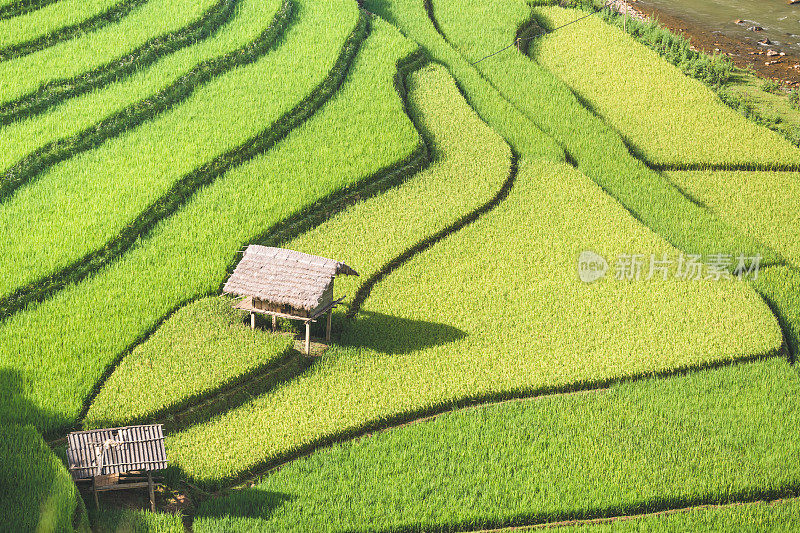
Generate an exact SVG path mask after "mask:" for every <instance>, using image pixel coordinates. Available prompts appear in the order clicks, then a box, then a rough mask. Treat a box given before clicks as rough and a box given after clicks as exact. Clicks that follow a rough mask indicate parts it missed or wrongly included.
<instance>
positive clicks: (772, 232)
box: [666, 171, 800, 268]
mask: <svg viewBox="0 0 800 533" xmlns="http://www.w3.org/2000/svg"><path fill="white" fill-rule="evenodd" d="M666 176H667V177H669V179H671V180H672V181H673V182H674V183H675V184H676V185H677V186H678V187H680V188H681V189H682V190H683V191H684V192H685V193H686V194H687V195H688V196H690V197H691V198H693V199H694V200H695V201H697V202H699V203H702V204H703V205H706V206H708V207H709V209H711V210H712V211H713V212H714V213H715V214H716V215H717V216H718V217H720V218H721V219H722V220H724V221H725V222H727V223H728V224H730V225H731V226H733V227H735V228H737V229H738V230H739V231H741V232H742V233H743V234H745V235H748V236H749V237H751V238H753V239H755V240H759V241H761V242H763V243H765V244H767V245H768V246H770V247H771V248H772V249H774V250H776V251H778V252H779V253H780V254H781V255H782V256H783V257H784V258H786V259H787V260H788V261H790V262H791V263H792V264H793V265H794V266H795V267H797V268H800V205H798V201H797V199H798V198H800V173H798V172H724V171H702V172H667V173H666Z"/></svg>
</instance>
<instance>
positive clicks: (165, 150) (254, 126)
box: [0, 2, 358, 296]
mask: <svg viewBox="0 0 800 533" xmlns="http://www.w3.org/2000/svg"><path fill="white" fill-rule="evenodd" d="M296 5H297V7H296V9H297V14H296V15H295V16H297V17H298V22H297V24H294V25H292V26H290V27H289V28H288V29H287V32H286V35H285V38H284V39H285V40H284V45H283V46H280V47H279V48H277V49H276V50H274V51H272V52H271V53H269V54H267V55H265V56H264V57H262V58H260V59H258V60H257V61H255V62H253V63H251V64H249V65H246V66H243V67H241V68H237V69H233V70H231V71H229V72H228V73H226V74H224V75H222V76H220V77H218V78H216V79H214V80H212V81H210V82H208V83H207V84H205V85H204V86H203V87H201V88H199V89H197V90H195V91H194V92H193V93H192V94H191V96H190V97H189V98H187V99H186V100H185V101H184V102H182V103H181V104H180V105H178V106H176V107H174V108H172V109H170V110H169V111H168V112H165V113H162V114H161V115H159V116H158V117H156V118H155V119H153V120H151V121H147V122H145V123H144V124H142V125H141V126H140V127H138V128H134V129H132V130H130V131H127V132H125V133H124V134H122V135H120V136H118V137H115V138H113V139H111V140H109V141H108V142H106V143H104V144H103V145H101V146H100V147H98V148H97V149H95V150H90V151H88V152H84V153H81V154H80V155H78V156H77V157H73V158H71V159H69V160H67V161H64V162H63V163H60V164H58V165H56V166H55V167H53V168H52V169H50V170H48V171H47V172H45V173H44V174H43V175H42V176H40V177H39V179H37V180H36V181H35V182H32V183H30V184H29V185H28V186H25V187H22V188H20V189H18V190H17V192H16V194H15V195H14V196H13V197H11V198H10V199H9V200H8V201H7V202H5V203H3V204H1V205H0V224H2V225H3V227H4V228H6V229H7V236H8V239H7V240H4V241H3V243H2V244H0V270H2V272H3V273H4V277H3V281H2V282H0V295H3V296H6V295H9V294H11V293H14V292H15V291H17V290H19V289H21V288H24V287H25V286H26V285H28V284H31V283H34V282H36V281H38V280H40V279H42V278H45V277H46V276H48V275H51V274H53V273H54V272H56V271H58V270H60V269H62V268H65V267H70V266H72V265H73V264H75V263H76V262H78V263H79V265H82V264H84V263H88V264H89V267H90V268H97V266H96V265H94V264H93V263H98V262H101V261H98V260H97V258H96V257H94V256H93V255H91V254H93V253H96V252H97V251H98V250H99V251H100V253H101V254H102V253H103V252H104V251H105V250H107V249H112V250H113V251H114V252H115V253H116V254H119V250H116V249H115V247H116V245H117V242H116V241H118V240H120V234H121V233H123V232H124V233H123V237H125V238H124V239H122V240H124V241H125V242H124V243H123V245H127V246H130V244H132V242H133V241H135V239H136V238H137V237H138V236H139V235H140V234H141V233H143V232H145V231H147V230H148V229H149V228H150V227H151V226H152V225H153V224H154V223H155V222H156V221H157V220H159V218H163V217H164V216H167V215H169V214H170V212H171V210H172V211H174V207H175V206H174V205H173V204H174V203H175V201H176V200H177V201H178V202H180V201H185V200H186V199H187V198H188V197H189V196H191V194H192V193H193V192H194V190H195V189H196V188H197V187H198V186H199V185H200V184H205V183H207V182H209V181H213V179H214V178H215V177H216V175H218V174H219V172H220V169H223V170H224V169H225V168H226V166H227V168H230V166H232V165H236V164H241V163H242V162H243V160H244V161H246V160H247V159H249V158H250V157H252V156H253V154H250V153H248V149H249V147H251V146H252V145H254V144H255V142H254V139H256V138H257V137H258V136H265V135H266V134H268V133H269V132H270V131H271V130H278V129H279V128H278V126H280V125H281V123H282V122H288V120H287V115H288V114H289V113H290V112H291V111H292V109H293V108H301V107H302V108H304V107H309V105H308V103H304V99H306V98H308V96H309V95H310V94H312V92H313V91H314V90H315V88H316V87H318V86H319V85H320V84H321V83H322V82H323V81H324V80H325V79H326V78H327V77H328V76H329V74H330V73H331V71H332V69H333V68H334V65H336V62H337V58H338V57H339V54H340V52H341V47H342V43H343V42H345V40H346V39H347V36H348V33H349V32H350V31H352V30H353V28H354V26H355V25H356V24H357V20H358V10H357V9H356V6H348V7H342V6H341V5H340V6H337V7H338V9H339V10H340V12H341V16H342V18H341V19H340V20H335V21H334V20H332V17H331V16H330V10H329V9H326V8H324V7H322V6H320V5H318V4H315V3H313V2H311V3H308V2H306V3H301V2H297V4H296ZM240 154H244V155H243V156H241V157H240ZM123 176H124V179H121V177H123ZM4 245H5V246H4ZM122 247H123V248H124V246H122ZM87 256H88V257H87ZM84 258H85V259H84ZM48 282H49V281H48V280H46V281H45V283H44V284H45V285H46V284H47V283H48Z"/></svg>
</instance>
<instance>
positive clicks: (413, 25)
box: [364, 0, 564, 161]
mask: <svg viewBox="0 0 800 533" xmlns="http://www.w3.org/2000/svg"><path fill="white" fill-rule="evenodd" d="M425 6H426V0H394V1H391V2H388V1H384V0H366V1H365V2H364V7H366V8H367V9H369V10H370V11H372V12H373V13H376V14H378V15H380V16H381V17H383V18H385V19H386V20H388V21H389V22H391V23H392V24H394V25H396V26H397V27H399V28H400V29H401V30H402V31H403V32H405V33H406V35H408V36H409V37H410V38H412V39H414V40H415V41H417V42H418V43H420V45H421V46H422V47H423V49H424V50H425V52H426V53H427V54H428V56H430V57H431V58H432V59H435V60H437V61H440V62H441V63H443V64H445V65H447V68H448V70H449V71H450V73H451V75H452V76H453V77H454V78H455V79H456V80H457V82H458V84H459V87H460V88H461V90H462V91H464V93H465V96H466V99H467V101H468V102H469V104H470V105H471V106H472V107H473V108H474V109H475V111H476V112H477V113H478V115H480V117H481V118H482V119H483V120H485V121H486V122H487V123H488V124H489V125H490V126H491V127H492V128H494V129H495V131H497V132H498V133H499V134H500V135H501V136H502V137H503V138H504V139H506V141H507V142H508V143H509V145H511V147H512V149H513V150H514V151H515V152H517V153H518V154H519V155H520V156H522V157H525V158H527V159H530V160H535V159H540V158H543V159H549V160H553V161H563V160H564V150H563V149H562V148H561V147H560V146H558V144H556V143H555V142H554V141H553V139H552V138H550V137H549V136H547V135H545V134H544V133H542V131H541V130H540V129H539V128H538V127H537V126H536V124H534V123H533V122H532V121H531V120H530V119H529V118H527V117H526V116H525V115H524V114H523V113H522V112H520V111H519V109H517V108H515V107H514V105H513V104H512V103H511V102H509V101H507V100H506V99H504V98H503V97H502V95H501V94H500V93H498V91H497V90H496V89H495V88H494V87H492V84H491V83H489V82H488V81H487V80H486V79H484V78H483V77H481V75H480V73H479V72H478V71H477V70H476V69H475V68H474V67H473V66H471V65H470V64H469V63H468V62H467V61H465V60H464V58H463V57H461V56H460V55H459V53H458V52H457V51H456V50H455V49H453V47H452V46H450V44H448V43H447V42H446V41H445V40H444V39H443V38H442V36H441V35H439V33H438V32H437V31H436V28H435V27H434V25H433V23H432V22H431V20H430V19H429V18H428V16H427V13H426V7H425Z"/></svg>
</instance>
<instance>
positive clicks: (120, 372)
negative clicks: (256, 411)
mask: <svg viewBox="0 0 800 533" xmlns="http://www.w3.org/2000/svg"><path fill="white" fill-rule="evenodd" d="M231 304H232V302H231V300H230V299H228V298H223V297H211V298H204V299H201V300H198V301H196V302H193V303H191V304H189V305H188V306H186V307H183V308H182V309H180V310H179V311H178V312H176V313H175V314H174V315H172V316H171V317H170V318H169V319H168V320H167V321H166V322H164V324H162V325H161V327H160V328H159V329H158V330H157V331H156V332H155V333H154V334H153V335H152V336H151V337H150V338H149V339H147V341H146V342H144V343H142V344H140V345H139V346H137V347H136V348H135V349H134V350H133V352H132V353H130V354H129V355H127V356H126V357H125V359H124V360H123V361H122V363H121V364H120V365H119V366H118V367H117V368H116V370H115V371H114V373H113V374H112V375H111V377H110V378H109V379H108V381H106V382H105V384H104V385H103V388H102V389H101V391H100V394H98V396H97V398H95V400H94V401H93V402H92V406H91V409H89V412H88V413H87V415H86V418H85V420H84V424H85V425H86V426H87V427H113V426H122V425H130V424H134V423H139V422H141V421H144V420H154V419H156V418H157V417H158V415H159V414H160V413H164V412H169V411H175V410H176V409H177V408H178V407H180V406H188V405H190V404H192V403H194V402H196V400H197V399H199V398H201V397H203V396H205V395H208V394H209V393H212V392H214V391H217V390H220V389H223V388H226V387H230V386H231V385H233V384H235V383H236V382H237V381H241V380H242V379H245V378H246V377H247V376H250V375H253V374H255V373H257V372H259V371H263V370H264V369H265V368H267V367H269V366H270V365H271V364H273V363H275V362H276V361H277V360H278V359H279V358H280V357H281V356H282V355H285V354H286V353H287V351H288V350H289V349H291V348H292V345H293V343H294V340H293V338H292V337H291V336H287V335H276V334H272V333H267V332H264V331H260V330H251V329H250V326H249V324H245V321H244V319H245V316H246V314H245V313H244V312H242V311H237V310H235V309H233V307H232V305H231Z"/></svg>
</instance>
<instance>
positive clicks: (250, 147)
mask: <svg viewBox="0 0 800 533" xmlns="http://www.w3.org/2000/svg"><path fill="white" fill-rule="evenodd" d="M368 30H369V23H368V16H367V15H366V13H365V12H364V11H361V12H360V13H359V18H358V21H357V22H356V25H355V27H354V29H353V31H352V32H351V33H350V34H349V35H348V37H347V39H346V41H345V42H344V43H343V45H342V49H341V51H340V53H339V55H338V58H337V59H336V62H335V64H334V66H333V68H332V69H331V70H330V72H329V73H328V75H327V77H326V78H325V80H324V81H323V82H322V83H321V84H320V85H318V86H317V87H316V88H314V90H313V91H312V92H311V93H310V94H309V95H307V96H306V97H305V98H304V100H303V101H301V102H300V103H298V104H297V105H296V106H295V107H294V108H293V109H292V110H290V111H289V112H287V113H286V114H284V115H283V116H282V117H281V118H280V119H279V120H278V121H276V123H275V124H273V126H272V127H271V128H269V129H267V130H265V131H262V132H261V133H260V134H259V135H257V136H256V137H254V138H252V139H251V140H250V141H248V142H247V143H245V144H243V145H242V146H240V147H238V148H237V149H236V150H233V151H230V152H228V153H226V154H224V155H223V156H222V157H220V158H217V159H216V160H214V161H211V162H209V163H206V164H205V165H203V166H202V167H201V168H199V169H196V170H195V171H193V172H192V173H190V174H189V175H187V176H185V177H184V179H183V180H182V181H181V182H180V183H178V184H176V185H175V186H174V187H173V188H172V190H171V191H169V192H168V193H166V194H165V195H163V196H162V197H161V198H160V199H159V201H158V202H156V203H155V204H153V206H151V208H150V209H148V210H147V211H146V212H145V213H143V214H142V215H141V216H140V217H139V218H138V219H137V222H136V224H134V225H132V226H130V227H128V228H126V231H125V232H123V234H122V235H120V236H118V238H117V239H116V240H115V241H114V242H113V243H110V244H109V247H108V248H104V249H102V250H99V251H98V252H96V253H93V254H91V256H90V257H89V258H88V259H89V260H88V261H87V262H84V263H81V264H77V265H74V267H73V269H72V270H70V271H69V275H70V278H69V279H64V278H62V279H60V280H57V281H55V280H54V281H53V283H52V284H51V285H49V286H48V287H41V288H40V289H41V290H40V291H38V292H37V293H36V294H37V295H38V296H40V297H43V298H44V297H48V296H50V295H53V294H55V293H56V292H58V290H60V289H63V288H64V287H66V286H67V285H70V284H72V283H75V282H77V281H80V280H82V279H84V278H85V277H87V276H89V275H90V274H92V273H93V272H95V271H96V270H97V269H99V268H101V267H102V266H106V265H108V264H110V263H112V262H114V261H115V260H116V259H118V258H119V257H120V256H121V255H122V254H123V253H124V252H125V251H126V250H127V249H129V248H130V247H131V246H132V245H134V244H135V243H136V242H137V241H138V240H139V239H141V238H144V237H146V236H147V235H148V233H149V232H150V231H151V230H152V229H153V227H154V226H155V225H156V223H157V222H158V221H160V220H162V219H164V218H166V217H167V216H168V215H171V214H172V213H174V212H175V211H177V210H178V208H180V207H181V206H182V205H184V204H185V203H186V201H187V200H188V199H189V198H190V197H191V196H192V195H193V194H194V193H195V192H196V191H197V189H198V188H200V187H202V186H204V185H208V184H209V183H211V182H213V181H214V180H215V179H216V178H217V177H219V176H221V175H222V174H224V173H225V172H227V171H230V170H231V169H232V168H234V167H236V166H238V165H241V164H242V163H244V162H246V161H247V160H249V159H252V158H253V157H255V156H257V155H259V154H261V153H263V152H265V151H267V150H269V148H271V147H272V146H273V145H274V144H275V143H276V142H278V141H280V140H281V139H283V138H284V137H285V136H286V135H287V134H288V133H289V132H290V131H291V130H292V129H294V128H295V127H297V126H298V125H300V124H301V123H303V122H304V121H305V120H307V119H308V118H309V117H310V116H311V115H313V114H314V113H315V112H316V111H317V110H318V109H319V108H320V107H321V106H322V105H323V104H324V103H325V102H326V101H328V99H329V98H330V97H331V96H332V95H333V94H335V93H336V91H337V90H338V88H339V87H340V86H341V84H342V82H343V81H344V79H345V77H346V75H347V73H348V72H349V70H350V66H351V64H352V62H353V60H354V58H355V57H356V55H357V52H358V51H359V49H360V47H361V44H362V42H363V40H364V38H365V37H366V35H367V33H368ZM128 230H131V231H128ZM186 303H188V302H182V304H181V305H185V304H186ZM14 305H15V309H16V310H21V309H22V308H21V307H20V306H19V305H17V303H15V304H14ZM178 307H180V306H178ZM171 314H172V313H168V314H167V315H166V316H165V317H162V318H161V319H160V320H158V321H157V323H156V324H155V325H154V326H153V327H152V328H151V329H150V330H149V331H148V332H146V333H145V334H143V335H142V336H141V337H140V338H139V340H137V341H136V342H134V343H132V345H131V346H129V347H127V348H126V349H125V350H124V351H123V352H121V353H120V354H119V355H118V356H116V357H115V359H114V360H113V361H111V362H109V364H108V365H107V367H106V368H105V370H104V372H103V373H102V375H101V377H100V378H99V379H98V381H97V382H96V383H95V384H94V385H93V387H92V389H91V391H89V394H88V395H87V397H86V399H84V401H83V407H82V409H81V415H80V416H79V418H83V417H84V416H85V413H86V412H87V411H88V408H89V406H90V405H91V400H92V399H93V398H94V397H95V396H96V395H97V394H98V392H99V390H100V388H101V387H102V384H103V383H104V382H105V381H106V380H107V379H108V377H109V376H110V375H111V373H112V372H113V370H114V369H115V368H116V366H117V365H118V364H119V362H120V361H122V359H123V358H124V357H125V356H127V355H128V354H129V353H130V352H131V351H132V350H133V348H135V347H136V346H137V345H138V344H140V343H141V342H142V340H144V339H146V338H147V337H149V336H150V335H152V333H153V332H154V331H155V330H156V329H157V328H158V326H159V325H160V324H162V323H163V322H164V320H166V318H167V317H168V316H170V315H171ZM73 427H74V426H70V427H62V428H60V429H56V428H54V429H52V430H51V431H49V432H48V434H50V435H52V434H54V433H55V434H59V433H62V432H66V431H70V430H71V429H73Z"/></svg>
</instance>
